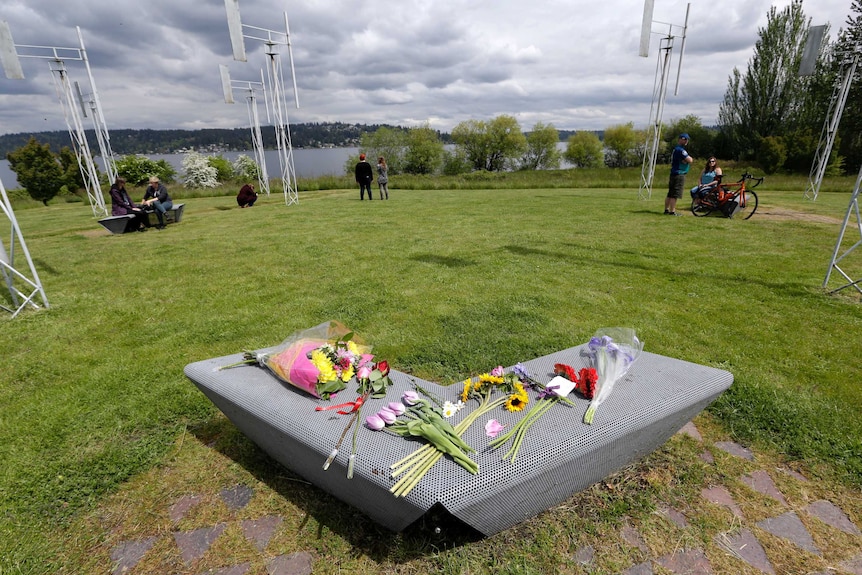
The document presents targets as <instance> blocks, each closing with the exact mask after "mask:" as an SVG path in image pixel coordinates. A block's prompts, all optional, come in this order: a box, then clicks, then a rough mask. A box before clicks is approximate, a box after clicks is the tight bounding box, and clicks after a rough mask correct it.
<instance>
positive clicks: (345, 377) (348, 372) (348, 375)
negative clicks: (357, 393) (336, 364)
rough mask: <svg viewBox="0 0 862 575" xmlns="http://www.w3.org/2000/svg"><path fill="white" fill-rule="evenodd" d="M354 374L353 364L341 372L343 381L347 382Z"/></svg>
mask: <svg viewBox="0 0 862 575" xmlns="http://www.w3.org/2000/svg"><path fill="white" fill-rule="evenodd" d="M353 374H354V371H353V366H352V365H351V366H350V367H348V368H347V369H345V370H344V371H342V372H341V381H343V382H344V383H347V382H348V381H350V378H351V377H353Z"/></svg>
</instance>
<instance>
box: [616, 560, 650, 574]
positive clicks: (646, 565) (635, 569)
mask: <svg viewBox="0 0 862 575" xmlns="http://www.w3.org/2000/svg"><path fill="white" fill-rule="evenodd" d="M620 575H653V570H652V563H651V562H649V561H644V562H643V563H638V564H637V565H632V566H631V567H629V568H628V569H626V570H625V571H623V572H622V573H620Z"/></svg>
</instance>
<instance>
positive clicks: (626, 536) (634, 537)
mask: <svg viewBox="0 0 862 575" xmlns="http://www.w3.org/2000/svg"><path fill="white" fill-rule="evenodd" d="M620 537H622V538H623V541H625V542H626V543H628V544H629V545H631V546H632V547H637V548H638V549H640V550H641V551H643V552H644V553H647V552H649V547H647V545H646V543H645V542H644V539H643V537H641V534H640V532H638V530H637V529H635V528H634V527H632V526H631V525H629V524H628V523H626V524H625V525H623V528H622V531H620Z"/></svg>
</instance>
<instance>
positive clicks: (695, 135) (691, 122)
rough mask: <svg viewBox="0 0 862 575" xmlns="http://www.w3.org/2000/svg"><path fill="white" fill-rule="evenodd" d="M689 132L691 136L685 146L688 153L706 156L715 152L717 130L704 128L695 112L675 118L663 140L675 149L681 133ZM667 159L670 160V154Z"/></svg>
mask: <svg viewBox="0 0 862 575" xmlns="http://www.w3.org/2000/svg"><path fill="white" fill-rule="evenodd" d="M683 133H685V134H688V135H689V136H691V138H690V140H689V143H688V145H687V146H686V147H685V149H686V150H688V153H689V154H691V155H692V157H693V158H696V159H700V158H705V157H706V156H708V155H710V154H715V153H716V151H715V135H716V134H715V131H714V130H710V129H708V128H704V127H703V124H702V123H701V122H700V118H698V117H697V116H695V115H693V114H689V115H688V116H685V117H684V118H680V119H677V120H673V121H672V122H671V123H670V125H669V126H668V127H667V128H666V129H665V130H664V131H663V136H664V137H663V138H662V139H663V140H664V141H665V142H666V143H667V148H666V149H667V150H668V151H670V150H673V149H674V147H675V146H676V142H677V140H678V139H679V135H680V134H683ZM667 161H668V162H670V156H668V158H667Z"/></svg>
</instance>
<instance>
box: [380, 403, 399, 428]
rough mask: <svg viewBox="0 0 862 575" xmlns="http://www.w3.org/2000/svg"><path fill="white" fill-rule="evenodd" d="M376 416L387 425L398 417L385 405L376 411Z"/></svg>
mask: <svg viewBox="0 0 862 575" xmlns="http://www.w3.org/2000/svg"><path fill="white" fill-rule="evenodd" d="M377 417H379V418H380V419H382V420H383V421H385V422H386V424H387V425H391V424H393V423H395V420H396V419H398V416H397V415H395V412H393V411H390V410H389V409H388V408H385V407H384V408H383V409H381V410H380V411H378V412H377Z"/></svg>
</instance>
